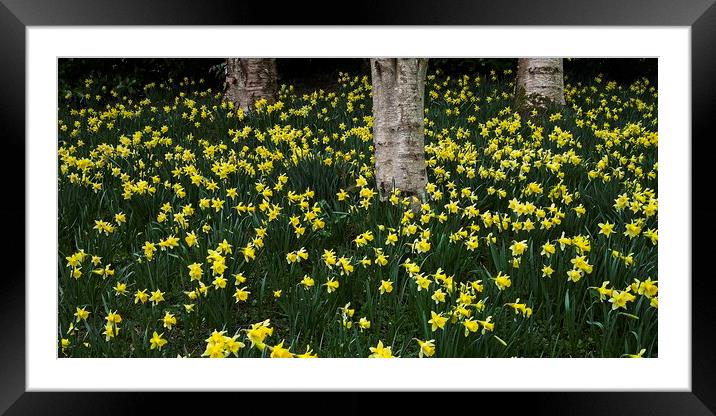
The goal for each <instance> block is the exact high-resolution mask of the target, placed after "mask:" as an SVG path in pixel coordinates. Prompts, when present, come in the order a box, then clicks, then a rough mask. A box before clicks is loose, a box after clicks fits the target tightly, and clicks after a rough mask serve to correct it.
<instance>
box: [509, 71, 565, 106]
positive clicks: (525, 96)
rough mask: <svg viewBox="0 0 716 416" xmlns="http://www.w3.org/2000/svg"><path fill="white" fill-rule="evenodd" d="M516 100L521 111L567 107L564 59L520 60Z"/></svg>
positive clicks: (516, 83) (516, 82)
mask: <svg viewBox="0 0 716 416" xmlns="http://www.w3.org/2000/svg"><path fill="white" fill-rule="evenodd" d="M515 100H516V105H515V106H516V107H517V108H518V109H520V110H532V109H543V108H545V107H547V106H548V105H553V104H557V105H565V101H564V68H563V63H562V58H520V59H518V60H517V80H516V81H515Z"/></svg>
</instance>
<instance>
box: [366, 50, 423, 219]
mask: <svg viewBox="0 0 716 416" xmlns="http://www.w3.org/2000/svg"><path fill="white" fill-rule="evenodd" d="M370 67H371V75H372V79H373V143H374V146H375V178H376V183H377V185H378V192H379V194H380V197H381V199H382V200H385V199H387V198H388V197H389V196H390V193H391V192H392V191H393V189H394V188H397V189H399V190H400V191H401V196H415V197H417V198H418V199H419V201H424V200H425V186H426V185H427V170H426V163H425V137H424V135H425V132H424V125H423V118H424V117H425V113H424V110H423V109H424V107H425V75H426V73H427V68H428V60H427V59H425V58H379V59H371V62H370ZM415 205H416V204H415V203H414V204H413V208H414V209H415Z"/></svg>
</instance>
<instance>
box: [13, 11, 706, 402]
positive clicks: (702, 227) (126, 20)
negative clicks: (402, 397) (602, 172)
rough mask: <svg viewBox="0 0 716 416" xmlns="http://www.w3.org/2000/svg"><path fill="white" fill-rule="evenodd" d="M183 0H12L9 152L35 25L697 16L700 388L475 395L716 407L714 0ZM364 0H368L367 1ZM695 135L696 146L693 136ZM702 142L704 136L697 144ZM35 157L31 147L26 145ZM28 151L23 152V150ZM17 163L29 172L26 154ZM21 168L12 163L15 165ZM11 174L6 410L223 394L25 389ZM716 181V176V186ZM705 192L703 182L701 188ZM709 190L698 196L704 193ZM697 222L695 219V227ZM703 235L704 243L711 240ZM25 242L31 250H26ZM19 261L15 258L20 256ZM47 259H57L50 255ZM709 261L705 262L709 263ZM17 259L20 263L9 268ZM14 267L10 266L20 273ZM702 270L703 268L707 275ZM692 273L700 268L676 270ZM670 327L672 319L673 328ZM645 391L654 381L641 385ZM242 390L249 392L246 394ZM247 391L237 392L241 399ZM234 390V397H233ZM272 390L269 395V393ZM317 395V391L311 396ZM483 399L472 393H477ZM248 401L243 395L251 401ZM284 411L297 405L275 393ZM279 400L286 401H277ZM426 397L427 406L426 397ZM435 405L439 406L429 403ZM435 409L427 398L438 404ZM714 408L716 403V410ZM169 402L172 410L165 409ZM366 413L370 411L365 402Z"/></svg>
mask: <svg viewBox="0 0 716 416" xmlns="http://www.w3.org/2000/svg"><path fill="white" fill-rule="evenodd" d="M321 3H322V2H314V3H312V4H310V5H309V4H307V3H306V2H291V3H288V4H285V5H283V4H282V5H281V7H276V5H275V4H273V3H271V2H240V1H226V0H219V1H206V0H204V1H196V2H185V1H182V0H153V1H138V0H121V1H108V0H64V1H61V2H60V1H51V0H0V62H2V64H0V93H1V95H0V120H2V122H1V123H0V127H1V130H0V143H2V146H3V147H2V149H3V153H4V154H6V155H12V156H14V155H19V154H25V108H26V107H25V105H26V101H25V73H26V72H25V66H26V60H25V59H26V55H25V47H26V43H25V40H26V36H25V33H26V32H25V29H26V27H27V26H44V25H50V26H74V25H83V26H88V25H92V26H99V25H257V24H261V25H264V24H268V25H278V24H280V25H294V24H310V25H322V24H328V25H547V26H555V25H569V26H584V25H586V26H597V25H604V26H688V27H690V28H691V60H692V62H691V66H692V69H691V77H692V79H691V82H692V91H691V93H692V100H691V106H692V120H691V122H692V137H693V139H691V151H692V153H691V155H692V171H691V175H692V188H691V189H692V201H691V204H692V211H691V215H692V218H691V220H692V224H696V225H697V227H698V231H697V232H696V233H692V241H684V242H683V244H691V246H692V264H691V268H692V276H693V278H692V281H691V285H692V320H691V325H692V332H691V333H692V339H691V345H692V368H691V375H692V385H691V386H692V387H691V391H690V392H618V393H617V392H575V393H475V394H477V396H475V400H476V401H479V402H482V401H483V400H488V401H489V400H491V399H492V398H486V397H483V396H484V395H495V396H497V397H495V398H494V399H495V400H499V402H500V403H508V404H509V405H508V407H509V410H510V413H512V412H515V413H518V412H519V413H526V412H530V413H549V414H575V415H577V414H578V415H591V414H599V415H604V414H611V415H613V414H649V415H661V414H663V415H671V414H680V415H708V414H713V411H716V388H715V387H714V386H715V385H716V348H715V347H714V345H715V344H714V343H713V340H714V336H713V333H714V331H713V330H714V324H713V322H714V321H713V319H712V318H713V316H714V315H716V302H713V300H712V293H713V291H712V290H713V288H714V285H713V283H712V280H711V279H712V277H711V273H709V269H706V270H705V271H704V270H700V269H699V268H697V267H695V266H696V265H699V264H700V265H701V266H703V265H704V264H705V259H707V258H708V256H709V255H710V253H709V251H710V250H711V248H710V244H709V243H707V242H708V240H707V239H708V238H709V237H710V236H712V235H713V234H712V232H713V231H715V230H716V225H714V222H709V219H710V214H712V212H713V211H714V210H713V209H711V208H710V205H709V204H708V203H707V202H706V201H704V197H705V195H709V192H708V191H707V192H701V193H699V192H698V190H700V189H704V190H707V189H708V190H710V189H712V188H713V185H711V183H710V178H711V177H712V175H710V171H708V170H707V169H708V168H709V166H710V164H709V162H710V160H709V159H708V158H709V157H711V155H712V154H713V153H712V152H709V151H708V149H705V148H704V146H705V145H706V144H710V143H712V142H713V141H714V138H713V136H714V133H713V128H712V127H711V126H712V119H713V112H714V108H716V106H714V103H716V77H715V76H714V74H716V71H714V68H716V42H714V41H715V40H716V6H715V5H714V0H686V1H684V0H682V1H679V2H675V1H667V0H633V1H624V0H591V1H589V2H575V1H570V0H542V1H534V0H510V1H503V2H494V1H485V0H475V1H469V0H463V1H452V2H450V3H447V2H435V1H427V0H412V1H407V0H402V1H393V2H390V3H388V2H385V1H375V0H370V1H366V2H363V3H361V4H360V6H359V7H358V6H357V7H355V10H353V11H350V12H347V11H344V10H343V9H342V8H341V7H336V6H337V5H336V4H333V3H327V4H321ZM356 4H358V3H356ZM685 145H686V144H685ZM695 145H698V146H695ZM26 156H27V155H26ZM18 159H19V158H18ZM8 162H10V163H18V164H20V166H19V167H17V169H22V170H17V169H15V170H12V172H17V171H22V172H25V169H24V167H25V161H24V160H12V161H8V160H6V161H5V162H4V165H7V163H8ZM9 172H10V170H6V174H7V173H9ZM22 179H23V180H20V178H17V177H13V178H9V180H8V179H6V181H3V182H4V183H3V190H4V194H3V195H4V196H5V198H3V199H4V201H3V202H4V203H3V204H1V205H0V210H1V212H2V216H1V218H3V220H4V227H3V229H4V231H5V232H6V234H5V238H2V239H0V241H2V242H1V243H0V244H2V248H3V251H2V253H4V254H5V258H6V266H5V268H4V272H5V273H3V276H2V277H1V278H0V282H1V283H0V284H1V285H2V291H1V292H0V294H2V297H1V298H0V299H1V301H0V311H1V313H0V328H2V332H0V413H2V412H7V413H6V414H12V415H15V414H17V415H24V414H73V415H76V414H84V413H89V414H107V413H119V414H134V413H140V412H141V413H144V412H152V411H157V410H160V409H165V408H164V406H165V405H166V403H169V402H173V401H175V400H177V399H179V403H182V404H181V406H183V403H185V402H186V401H192V402H204V403H206V402H207V401H208V402H210V401H214V400H219V399H217V398H215V397H214V398H193V396H188V397H190V399H187V398H181V397H178V395H177V394H174V395H173V396H172V397H167V396H166V395H165V396H162V397H161V398H160V399H159V400H154V399H152V398H150V397H148V394H147V393H79V392H72V393H34V392H26V391H25V390H26V388H25V380H26V378H25V343H24V340H25V319H24V315H25V285H24V280H25V264H24V263H25V259H26V255H27V252H26V250H30V249H31V247H25V234H24V233H25V221H27V219H26V217H25V209H26V206H25V198H24V195H25V187H26V184H25V181H24V179H25V178H24V177H23V178H22ZM709 185H711V186H709ZM694 190H696V191H697V192H694ZM697 197H698V198H700V199H701V203H697V201H696V198H697ZM692 228H693V227H692ZM701 240H703V241H701ZM20 250H23V256H22V258H21V257H20V256H19V251H20ZM10 259H13V260H10ZM47 261H55V259H48V260H47ZM697 261H698V262H697ZM8 266H9V267H8ZM8 271H9V273H8ZM699 272H700V273H699ZM673 277H676V278H683V279H687V278H688V276H673ZM664 336H668V328H665V335H664ZM634 390H635V391H639V390H643V389H641V388H640V387H639V386H634ZM239 394H241V393H239ZM234 399H235V398H232V401H233V400H234ZM221 400H225V399H223V398H222V399H221ZM263 400H266V398H264V399H262V400H261V402H263ZM309 400H312V399H309ZM471 400H472V399H471ZM347 404H348V407H350V408H351V409H352V410H353V411H356V410H359V411H360V410H364V411H365V412H368V411H372V410H370V409H371V406H372V404H371V401H370V400H367V401H362V400H357V399H350V400H349V401H348V403H347ZM246 406H247V404H246V403H243V404H242V405H241V407H242V409H243V411H246V409H247V408H246ZM270 406H271V409H272V411H279V408H281V407H282V406H292V405H291V404H290V403H289V401H285V402H284V401H281V400H271V403H270ZM276 406H278V408H277V407H276ZM421 406H422V404H421ZM426 406H428V407H429V404H426ZM428 407H424V408H423V411H426V410H427V409H428ZM709 409H710V410H709ZM163 413H164V412H162V414H163ZM361 413H363V412H361Z"/></svg>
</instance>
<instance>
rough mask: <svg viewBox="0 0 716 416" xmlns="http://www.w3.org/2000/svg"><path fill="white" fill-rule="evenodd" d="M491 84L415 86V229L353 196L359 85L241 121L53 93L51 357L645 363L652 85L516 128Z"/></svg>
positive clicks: (359, 188)
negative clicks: (422, 137) (424, 195)
mask: <svg viewBox="0 0 716 416" xmlns="http://www.w3.org/2000/svg"><path fill="white" fill-rule="evenodd" d="M511 81H512V74H511V73H510V72H509V71H506V73H504V74H500V76H498V75H496V74H493V75H492V76H488V77H482V78H479V77H476V76H471V75H470V74H465V75H464V76H462V77H458V78H455V77H453V78H450V77H447V76H445V75H443V74H441V73H431V74H430V75H429V76H428V81H427V87H426V97H427V98H426V114H425V120H426V124H425V128H426V154H427V158H428V178H429V182H430V184H429V189H428V194H429V196H430V200H429V201H427V203H426V204H425V205H423V207H422V211H421V212H419V213H417V214H412V212H411V211H410V209H409V208H408V206H409V201H408V200H407V199H402V198H400V197H399V195H395V197H394V198H391V200H387V201H380V200H379V199H378V197H377V195H372V194H373V193H374V192H375V191H376V190H375V182H374V179H373V177H372V175H373V159H372V156H373V155H372V152H373V148H372V136H371V123H372V117H371V103H372V101H371V96H370V84H369V81H368V80H367V79H366V78H364V77H363V78H361V77H352V76H349V75H347V74H341V76H340V78H339V80H338V85H339V87H338V89H337V90H336V91H330V92H329V91H322V90H319V91H315V92H312V93H306V94H297V93H295V92H294V91H295V89H294V88H293V87H291V86H283V87H282V88H281V92H280V97H279V101H278V102H277V103H276V104H274V105H268V104H267V103H259V104H258V106H257V108H256V110H255V111H253V112H252V113H251V114H249V115H244V114H243V113H241V112H240V111H237V110H235V109H233V107H231V106H227V105H226V104H225V103H222V101H221V94H218V93H217V91H212V90H211V89H208V88H205V87H204V86H203V84H202V82H201V81H195V80H189V79H183V80H167V81H166V82H164V83H161V84H148V85H146V86H145V87H144V88H143V89H142V91H141V92H140V93H138V94H134V95H131V96H123V95H121V94H118V93H117V92H116V91H114V90H113V89H112V88H111V87H110V86H106V85H99V82H97V81H94V80H87V81H86V82H85V85H84V86H82V87H80V88H78V89H76V90H68V91H63V92H61V97H60V107H59V109H58V111H59V131H58V134H59V145H60V148H59V153H58V158H59V164H60V171H59V172H58V186H59V212H58V227H59V236H60V241H59V250H58V279H59V293H58V296H59V328H58V354H60V356H67V357H176V356H177V355H181V356H191V357H198V356H201V355H202V354H204V355H207V356H222V357H223V356H226V355H228V356H239V357H260V356H282V355H292V356H299V355H302V356H306V355H312V354H310V353H308V354H306V352H307V350H309V349H310V350H311V351H312V352H313V354H314V355H318V356H319V357H366V356H368V355H371V354H373V355H376V354H377V355H392V356H401V357H415V356H418V355H419V354H420V353H421V350H422V353H423V355H427V356H430V355H432V356H434V357H512V356H518V357H620V356H625V355H629V354H631V355H637V354H639V353H640V351H641V350H642V349H643V350H644V351H643V352H641V355H643V356H644V357H655V356H657V355H658V345H657V307H658V303H657V302H658V301H657V290H658V289H657V286H656V281H657V278H658V276H657V238H658V237H657V217H658V215H657V212H658V202H657V169H658V165H657V150H658V147H657V146H658V144H657V133H656V132H657V120H656V113H657V111H656V103H657V96H656V92H655V91H656V90H655V88H654V87H653V86H652V85H651V84H650V83H649V81H648V80H647V79H642V80H639V81H637V82H634V83H633V84H630V85H621V84H618V83H616V82H609V81H608V80H604V79H601V78H600V77H598V78H596V79H592V80H589V81H583V82H575V83H570V81H569V79H567V86H566V95H567V106H566V107H565V108H551V109H548V110H547V111H545V112H543V113H539V114H523V115H519V114H517V113H516V112H515V111H514V110H513V103H512V101H513V97H512V95H511V92H512V90H513V86H512V82H511ZM234 190H235V193H234ZM344 192H345V194H344ZM339 194H340V195H345V198H342V196H341V197H339ZM117 214H120V218H119V219H118V218H117V217H116V215H117ZM121 214H124V217H125V219H124V221H122V220H121ZM292 218H293V219H292ZM98 221H103V222H100V223H98ZM605 224H606V225H607V228H608V226H609V225H610V224H613V225H614V226H613V233H611V234H610V233H608V232H606V233H605V232H601V231H602V230H603V225H605ZM629 227H630V228H629ZM626 231H629V232H628V233H626ZM190 233H193V234H192V235H195V236H196V237H197V238H196V242H195V243H194V244H191V245H190V244H189V243H188V241H187V239H186V238H187V236H189V234H190ZM366 233H370V234H369V235H367V234H366ZM391 234H394V235H395V236H396V237H397V241H395V242H394V243H393V244H388V241H387V238H388V235H391ZM171 237H175V238H176V243H174V242H173V241H172V238H171ZM368 237H372V239H371V238H368ZM224 242H225V243H224ZM147 243H153V244H154V247H155V249H156V251H155V252H153V254H152V256H151V259H150V258H148V257H147V255H146V253H145V247H147V246H148V245H147ZM475 243H476V244H475ZM522 243H524V246H523V244H522ZM546 243H549V244H552V245H554V247H555V251H554V253H553V254H551V255H547V254H542V251H543V247H544V245H545V244H546ZM427 244H429V248H427ZM247 247H248V250H247ZM299 249H303V250H305V253H307V254H308V258H307V259H305V260H304V259H301V260H299V261H295V262H294V261H291V257H290V256H289V257H287V255H289V254H290V253H292V252H296V251H297V250H299ZM252 250H253V252H254V254H253V255H250V254H251V251H252ZM326 250H331V251H332V252H333V253H335V258H336V259H340V258H343V259H345V262H346V263H345V264H346V265H345V267H344V266H341V265H340V264H339V263H337V264H332V262H331V261H328V262H327V261H326V259H325V258H324V254H325V252H326ZM381 255H382V256H384V257H385V258H386V261H385V264H384V265H381V264H379V263H378V262H377V260H379V257H380V256H381ZM93 256H96V257H98V258H95V259H94V260H95V262H94V263H93V262H92V260H93ZM361 260H363V261H364V263H365V264H362V263H361ZM368 261H370V264H368ZM191 264H201V269H202V275H201V277H200V278H198V279H192V278H191V277H190V275H189V267H188V266H189V265H191ZM216 264H219V265H222V264H223V266H224V267H223V268H225V270H221V268H222V267H221V266H218V269H216V266H215V265H216ZM212 266H215V269H214V270H212ZM545 266H550V267H551V268H552V269H553V272H552V274H551V277H546V276H545V273H544V272H543V268H544V267H545ZM351 269H352V270H351ZM217 270H219V271H218V272H217ZM568 272H572V278H571V279H570V278H569V277H568V276H569V275H568ZM237 275H238V276H239V277H238V278H237ZM305 276H309V277H310V278H312V279H313V281H314V285H312V286H310V285H305V284H303V283H301V282H302V281H304V280H303V279H304V277H305ZM502 276H509V282H510V285H509V287H502V288H501V287H500V286H498V285H497V284H496V282H498V281H499V280H497V281H496V280H495V279H497V278H498V277H500V278H501V277H502ZM244 278H245V281H243V282H241V280H243V279H244ZM635 279H637V280H635ZM329 281H335V282H338V283H339V286H338V287H337V288H336V289H335V290H331V291H330V292H329V290H328V286H327V283H328V282H329ZM382 282H386V283H382ZM388 282H389V284H388ZM603 282H608V283H606V284H604V285H603ZM421 284H422V286H421ZM122 285H126V287H124V286H122ZM382 285H389V286H392V291H390V292H383V293H382V292H381V286H382ZM599 287H603V288H602V289H601V291H599V290H597V289H596V288H599ZM237 290H238V291H239V292H242V295H241V296H244V294H245V293H244V292H250V293H248V294H245V295H246V298H245V300H244V299H243V298H242V297H240V296H239V294H237ZM138 291H139V292H140V294H139V296H138V295H137V292H138ZM141 291H146V293H147V295H148V297H149V296H151V294H152V292H155V293H156V291H160V292H162V294H163V300H160V301H158V302H152V301H150V300H146V302H144V301H142V299H141V297H142V295H141ZM276 291H280V296H277V293H276ZM436 292H437V294H436ZM235 296H236V297H235ZM237 297H239V299H238V300H237ZM442 297H444V299H442ZM517 299H519V301H518V300H517ZM348 304H350V305H348ZM510 304H511V305H510ZM78 308H80V309H83V310H85V311H88V312H89V315H88V316H87V318H86V319H82V318H83V317H82V314H80V317H79V318H78V317H77V316H76V315H77V314H76V312H77V310H78ZM115 311H116V313H118V314H119V316H121V322H116V323H113V324H110V325H109V326H110V328H109V331H108V330H107V324H108V322H110V321H111V320H116V318H113V317H112V316H111V315H110V313H111V312H115ZM433 313H434V314H436V315H437V316H438V319H435V317H434V315H433ZM167 314H169V315H167ZM108 315H109V316H108ZM172 316H173V317H174V318H175V319H176V323H175V324H171V321H172ZM167 317H168V318H167ZM440 317H443V318H446V319H445V323H444V325H442V327H440V326H438V327H437V328H433V326H434V325H433V324H432V323H431V322H430V321H431V320H432V321H433V322H435V321H436V320H437V321H439V320H440ZM488 317H489V319H488ZM107 318H109V321H108V319H107ZM165 318H167V319H165ZM361 318H364V320H363V326H361V324H360V323H361V320H360V319H361ZM266 320H269V321H268V322H266ZM366 321H369V322H370V326H369V327H367V325H366V324H365V322H366ZM169 326H171V329H170V328H168V327H169ZM116 328H119V332H118V333H115V331H116ZM433 329H434V330H433ZM214 331H218V332H220V331H226V332H225V333H223V335H216V334H215V335H214V336H212V333H214ZM155 332H156V336H154V335H155ZM108 333H109V335H108ZM235 335H236V336H235ZM152 338H154V340H155V342H154V343H153V342H152ZM157 339H159V341H157ZM416 340H420V341H427V340H434V346H435V348H434V350H431V349H430V348H429V347H427V348H426V347H422V348H421V344H420V343H418V342H417V341H416ZM164 341H166V343H164ZM379 342H381V343H382V345H383V346H384V347H387V348H390V350H386V349H380V348H378V349H376V347H377V346H378V343H379ZM423 345H424V344H423ZM286 349H287V350H286Z"/></svg>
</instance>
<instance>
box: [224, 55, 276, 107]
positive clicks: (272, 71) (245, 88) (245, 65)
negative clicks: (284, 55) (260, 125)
mask: <svg viewBox="0 0 716 416" xmlns="http://www.w3.org/2000/svg"><path fill="white" fill-rule="evenodd" d="M277 91H278V83H277V81H276V59H273V58H270V59H267V58H227V59H226V80H225V81H224V99H225V100H227V101H232V102H233V103H234V105H236V106H237V107H240V108H241V109H243V110H244V112H250V111H251V110H253V108H254V103H255V102H256V101H258V100H260V99H262V98H265V99H266V100H267V101H268V102H269V103H273V102H274V101H275V100H276V92H277Z"/></svg>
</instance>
